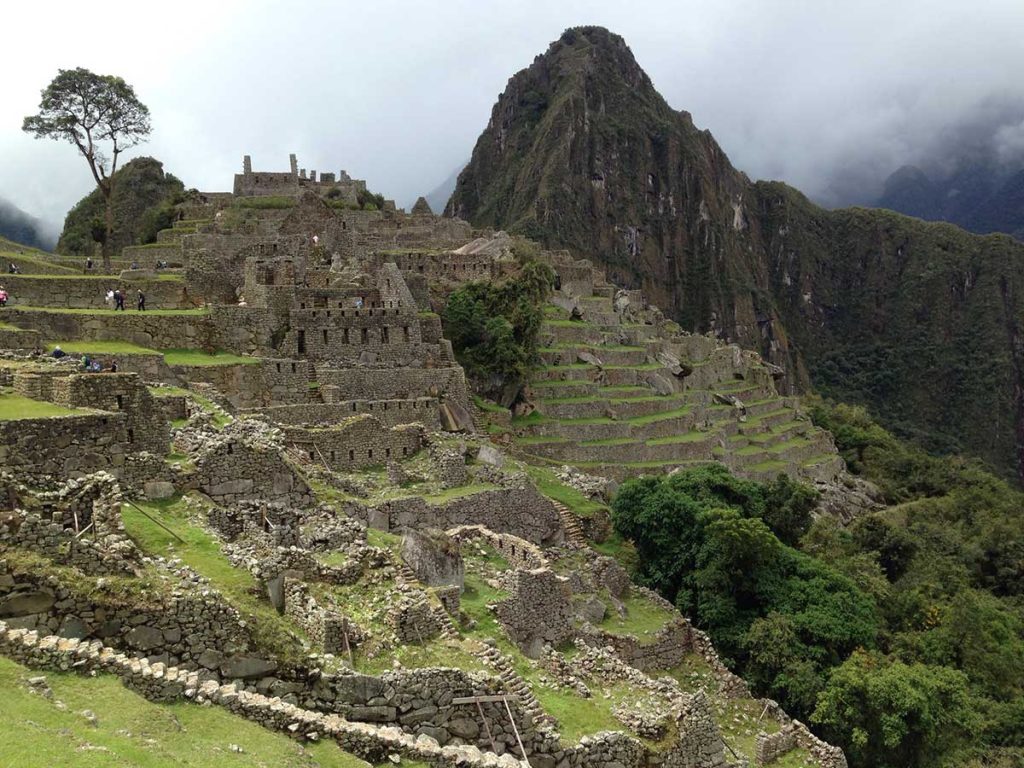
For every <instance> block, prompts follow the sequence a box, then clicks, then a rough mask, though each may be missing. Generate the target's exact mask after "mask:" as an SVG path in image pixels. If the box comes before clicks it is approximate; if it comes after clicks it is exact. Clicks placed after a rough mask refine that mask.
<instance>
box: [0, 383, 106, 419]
mask: <svg viewBox="0 0 1024 768" xmlns="http://www.w3.org/2000/svg"><path fill="white" fill-rule="evenodd" d="M89 413H93V411H90V410H85V409H82V408H65V407H64V406H62V405H55V404H54V403H47V402H44V401H42V400H32V399H30V398H27V397H22V396H21V395H16V394H14V392H13V391H11V390H9V389H5V388H0V421H17V420H18V419H48V418H53V417H54V416H81V415H85V414H89Z"/></svg>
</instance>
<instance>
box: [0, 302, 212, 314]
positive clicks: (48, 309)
mask: <svg viewBox="0 0 1024 768" xmlns="http://www.w3.org/2000/svg"><path fill="white" fill-rule="evenodd" d="M12 309H16V310H17V311H18V312H51V313H55V314H60V315H103V316H105V317H110V316H116V315H125V314H133V315H134V314H143V315H154V316H156V317H169V316H175V315H185V316H198V315H208V314H210V310H209V309H207V308H206V307H197V308H195V309H147V310H146V311H145V312H138V311H137V310H134V309H133V310H127V311H121V310H116V309H68V308H64V307H33V306H30V305H27V304H20V305H18V306H17V307H13V308H12Z"/></svg>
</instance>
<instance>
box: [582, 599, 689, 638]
mask: <svg viewBox="0 0 1024 768" xmlns="http://www.w3.org/2000/svg"><path fill="white" fill-rule="evenodd" d="M622 602H623V604H624V605H625V606H626V616H625V617H620V616H619V614H618V613H617V612H616V611H615V609H614V608H611V607H609V609H608V614H607V615H606V616H605V619H604V621H602V622H601V624H600V625H599V626H600V628H601V629H603V630H605V631H607V632H611V633H612V634H615V635H633V636H634V637H636V638H637V639H638V640H640V642H644V641H645V640H653V639H654V638H653V635H654V634H655V633H657V631H658V630H660V629H661V628H662V627H664V626H665V625H666V624H667V623H668V622H669V621H671V620H672V619H673V618H674V617H675V615H674V613H673V612H671V611H668V610H666V609H665V608H662V607H661V606H659V605H656V604H655V603H654V601H653V600H651V599H650V598H648V597H646V596H645V595H641V594H640V593H633V594H631V595H630V596H629V597H627V598H626V599H625V600H623V601H622Z"/></svg>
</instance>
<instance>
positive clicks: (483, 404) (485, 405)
mask: <svg viewBox="0 0 1024 768" xmlns="http://www.w3.org/2000/svg"><path fill="white" fill-rule="evenodd" d="M473 403H474V404H475V405H476V407H477V408H479V409H480V410H481V411H486V412H488V413H503V414H505V415H506V416H507V415H508V412H509V411H508V408H502V407H501V406H500V405H498V404H497V403H496V402H494V401H493V400H488V399H486V398H483V397H480V396H479V395H473Z"/></svg>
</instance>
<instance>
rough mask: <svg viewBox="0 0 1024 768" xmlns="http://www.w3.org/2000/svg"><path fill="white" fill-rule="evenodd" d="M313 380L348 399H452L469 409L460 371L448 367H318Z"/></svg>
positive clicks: (459, 369) (463, 379) (463, 380)
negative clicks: (337, 391) (331, 387)
mask: <svg viewBox="0 0 1024 768" xmlns="http://www.w3.org/2000/svg"><path fill="white" fill-rule="evenodd" d="M316 378H317V380H318V381H319V382H320V386H321V388H323V387H325V386H326V385H333V386H336V387H337V388H338V390H339V391H340V392H342V393H345V394H344V397H345V398H347V399H365V400H409V399H415V398H419V397H439V396H441V395H443V396H444V397H445V398H447V399H453V400H455V401H456V402H459V403H461V404H462V406H463V407H464V408H468V407H469V396H468V391H467V388H466V377H465V373H464V372H463V370H462V368H461V367H459V366H455V365H448V366H442V367H436V368H422V367H416V368H402V367H397V366H390V367H377V366H373V367H370V366H366V367H364V366H358V367H352V368H343V369H338V368H330V367H328V366H326V365H323V364H319V365H317V373H316Z"/></svg>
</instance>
